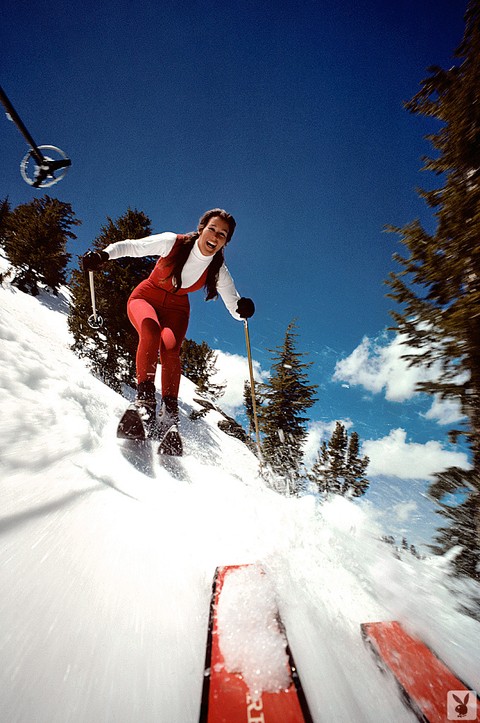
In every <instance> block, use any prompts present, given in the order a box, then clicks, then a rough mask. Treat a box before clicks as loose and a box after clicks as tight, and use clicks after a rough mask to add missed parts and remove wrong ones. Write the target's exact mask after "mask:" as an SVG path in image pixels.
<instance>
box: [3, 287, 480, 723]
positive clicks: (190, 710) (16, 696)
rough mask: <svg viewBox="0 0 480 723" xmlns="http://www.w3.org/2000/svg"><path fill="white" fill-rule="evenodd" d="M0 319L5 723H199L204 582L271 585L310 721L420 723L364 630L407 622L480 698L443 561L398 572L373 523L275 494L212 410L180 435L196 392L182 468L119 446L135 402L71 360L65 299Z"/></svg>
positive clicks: (457, 592) (362, 515)
mask: <svg viewBox="0 0 480 723" xmlns="http://www.w3.org/2000/svg"><path fill="white" fill-rule="evenodd" d="M0 301H1V303H0V307H1V309H0V337H1V346H0V387H1V398H2V415H1V422H0V424H1V430H0V464H1V511H0V515H1V517H0V690H1V691H2V693H1V696H0V720H2V721H6V722H7V721H8V723H92V721H95V723H194V722H195V721H197V720H198V716H199V711H200V700H201V692H202V683H203V674H204V659H205V646H206V640H207V627H208V613H209V602H210V595H211V585H212V579H213V575H214V572H215V569H216V567H217V566H221V565H225V564H229V565H234V564H240V563H255V564H256V565H258V566H261V568H262V569H263V570H265V572H266V578H268V581H269V585H271V589H270V592H268V594H267V593H266V595H267V597H271V595H272V592H271V591H272V590H273V591H274V596H275V600H276V603H277V605H278V607H279V610H280V613H281V616H282V619H283V622H284V623H285V626H286V631H287V635H288V642H289V645H290V647H291V649H292V653H293V655H294V658H295V661H296V664H297V667H298V670H299V673H300V677H301V680H302V683H303V687H304V691H305V694H306V697H307V699H308V703H309V706H310V709H311V712H312V716H313V719H314V721H316V723H318V722H320V721H328V722H332V721H335V723H343V722H345V723H347V721H348V723H351V721H356V723H361V722H363V721H366V722H368V721H370V722H371V723H378V721H397V722H400V723H401V722H403V721H405V722H406V721H411V720H415V718H414V716H413V713H412V712H411V711H410V710H409V709H407V708H406V707H405V706H404V704H403V703H402V701H401V698H400V696H399V694H398V691H397V688H396V685H395V683H394V681H393V679H391V677H389V676H386V675H383V674H382V673H381V672H380V671H379V669H378V667H377V665H376V662H375V660H374V658H373V656H372V654H371V652H370V651H369V650H368V649H367V648H366V646H365V645H364V643H363V642H362V639H361V635H360V624H361V623H362V622H368V621H377V620H391V619H397V620H400V621H401V622H402V623H403V624H404V625H405V627H406V628H407V629H408V630H409V631H410V632H412V633H414V634H416V635H418V636H419V637H421V638H423V639H424V640H425V641H426V643H427V644H428V645H429V646H431V648H433V649H434V650H435V651H436V652H437V653H438V654H439V655H440V657H441V658H442V659H443V660H444V661H445V662H446V663H447V664H448V665H449V666H450V667H451V668H452V670H453V671H454V672H455V673H456V674H457V676H459V677H460V678H461V679H462V680H463V681H464V682H465V683H466V684H467V685H468V686H469V687H470V688H471V689H473V690H480V656H479V655H478V651H479V650H480V623H479V622H478V621H477V620H475V618H474V617H473V616H472V615H468V614H466V612H465V608H470V609H472V608H473V606H474V598H475V596H477V597H478V595H479V588H478V586H475V585H474V583H467V582H462V583H461V582H458V581H457V582H455V581H453V580H452V579H451V578H449V576H448V569H449V565H450V560H449V559H448V558H427V559H424V560H419V559H416V558H415V557H413V556H412V555H410V554H408V553H405V554H404V555H403V556H400V557H396V556H394V555H393V554H392V549H391V547H390V546H389V545H386V544H385V543H384V542H382V541H381V537H382V535H384V534H388V532H389V530H384V529H382V528H381V526H380V523H379V521H378V519H379V518H377V517H376V515H375V511H374V509H373V508H370V507H368V506H366V505H360V504H356V503H355V502H352V501H348V500H345V499H342V498H335V499H332V500H331V501H330V502H328V503H325V504H321V503H320V501H319V500H318V499H317V498H316V497H315V496H314V495H305V496H303V497H300V498H287V497H284V496H282V495H280V494H278V493H277V492H275V491H273V490H272V489H269V488H268V487H267V485H266V483H265V482H264V481H263V479H262V477H261V476H260V475H259V470H258V464H257V461H256V458H255V456H254V455H253V454H252V453H251V452H250V451H249V450H248V449H247V448H246V447H245V445H243V444H242V443H241V442H240V441H238V440H236V439H233V438H232V437H229V436H227V435H226V434H225V433H224V432H222V431H221V430H220V429H219V428H218V426H217V422H218V420H219V419H220V418H221V417H220V415H219V413H218V412H216V411H210V412H208V414H207V415H206V417H205V418H204V419H200V420H196V421H193V420H191V419H190V418H189V413H190V412H191V411H192V409H196V408H197V405H196V403H195V401H194V398H195V390H194V388H193V385H192V384H191V383H190V382H189V381H188V380H186V379H183V380H182V387H181V419H180V429H181V433H182V436H183V439H184V446H185V456H184V457H183V458H182V459H181V460H169V459H165V458H162V459H159V458H157V455H156V453H155V450H154V449H153V448H152V447H151V445H150V443H147V444H146V445H143V446H142V445H137V446H135V445H134V444H133V445H130V446H129V445H128V443H120V442H118V441H117V439H116V437H115V429H116V425H117V421H118V418H119V416H120V415H121V413H122V412H123V410H124V409H125V406H126V404H127V401H126V399H124V398H122V397H121V396H120V395H118V394H116V393H115V392H113V391H112V390H111V389H109V388H108V387H106V386H105V385H103V384H102V383H101V382H100V381H99V380H98V379H96V378H94V377H93V376H92V375H91V374H90V372H89V370H88V367H87V364H86V363H85V361H83V360H80V359H78V358H77V357H76V356H75V355H74V354H73V352H72V351H71V350H70V344H71V339H70V337H69V333H68V329H67V321H66V319H67V312H68V301H69V300H68V292H66V291H65V292H64V293H62V294H60V296H59V297H58V298H57V297H53V296H51V295H49V294H47V293H46V292H42V294H41V295H40V297H38V298H33V297H31V296H28V295H26V294H23V293H21V292H19V291H18V290H16V289H14V288H12V287H10V286H8V284H4V286H3V287H2V288H0ZM127 396H128V394H127ZM264 602H265V601H264ZM259 605H260V601H259ZM253 614H254V611H253V610H252V615H253ZM237 636H238V638H239V639H238V645H240V638H241V637H242V636H241V633H237ZM230 643H231V644H232V645H233V649H234V650H235V647H236V645H237V643H236V642H235V639H234V640H233V641H230ZM247 657H248V656H247ZM249 662H251V661H248V660H247V661H246V662H244V663H242V665H246V666H248V664H249ZM267 684H268V681H267ZM263 685H265V682H262V686H263Z"/></svg>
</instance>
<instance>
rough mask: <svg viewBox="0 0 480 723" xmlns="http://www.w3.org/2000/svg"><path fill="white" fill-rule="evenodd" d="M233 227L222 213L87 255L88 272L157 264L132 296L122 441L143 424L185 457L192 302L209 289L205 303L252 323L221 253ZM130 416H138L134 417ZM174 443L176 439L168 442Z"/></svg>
mask: <svg viewBox="0 0 480 723" xmlns="http://www.w3.org/2000/svg"><path fill="white" fill-rule="evenodd" d="M235 226H236V223H235V219H234V218H233V216H231V215H230V214H229V213H227V212H226V211H224V210H223V209H219V208H214V209H211V210H210V211H206V213H204V214H203V216H202V217H201V218H200V221H199V223H198V228H197V231H196V232H192V233H188V234H175V233H169V232H167V233H160V234H155V235H153V236H147V237H145V238H141V239H135V240H133V239H126V240H125V241H118V242H117V243H113V244H110V245H109V246H107V247H106V248H105V249H104V250H103V251H88V252H87V253H86V254H85V255H84V256H83V259H82V262H83V263H82V265H83V269H84V270H85V271H97V270H98V269H100V268H101V267H102V266H103V264H104V263H105V262H106V261H108V260H110V259H118V258H122V257H124V256H134V257H140V256H159V259H158V261H157V263H156V265H155V267H154V269H153V271H152V272H151V274H150V276H149V277H148V278H147V279H145V280H144V281H142V282H141V283H140V284H139V285H138V286H137V287H136V288H135V289H134V290H133V292H132V294H131V295H130V297H129V299H128V303H127V313H128V318H129V319H130V321H131V323H132V324H133V326H134V327H135V329H136V331H137V333H138V347H137V355H136V373H137V395H136V400H135V403H134V407H133V408H129V409H130V414H129V410H127V412H126V413H125V415H124V418H123V426H122V421H121V422H120V425H119V433H121V436H132V437H134V436H136V434H137V433H138V426H139V424H138V417H139V416H140V418H141V419H142V420H143V424H144V427H145V430H146V432H147V435H148V436H151V437H155V438H157V439H159V440H160V443H161V444H162V440H163V439H164V438H165V437H166V435H167V434H169V433H170V432H171V431H172V430H173V433H174V434H175V435H176V439H175V441H174V442H173V451H171V453H174V454H175V453H176V454H181V440H180V437H179V436H178V428H177V425H178V401H177V399H178V389H179V385H180V377H181V362H180V348H181V346H182V342H183V340H184V338H185V335H186V333H187V328H188V322H189V313H190V305H189V300H188V294H189V293H190V292H193V291H197V290H199V289H200V288H202V286H203V287H204V288H205V292H206V300H207V301H208V300H209V299H215V298H216V297H217V295H218V294H220V296H221V297H222V299H223V301H224V303H225V306H226V307H227V309H228V310H229V312H230V313H231V315H232V316H233V317H234V318H235V319H238V320H240V321H241V320H243V319H248V318H250V317H251V316H252V315H253V314H254V311H255V306H254V303H253V301H252V300H251V299H247V298H245V297H240V294H239V293H238V291H237V290H236V288H235V285H234V282H233V279H232V277H231V276H230V273H229V271H228V269H227V267H226V266H225V263H224V247H225V246H226V244H227V243H228V242H229V241H230V239H231V238H232V236H233V232H234V230H235ZM159 352H160V361H161V365H162V373H161V384H162V405H161V410H160V414H159V416H158V419H157V418H156V398H155V373H156V366H157V360H158V353H159ZM132 412H133V414H132ZM170 436H171V435H170Z"/></svg>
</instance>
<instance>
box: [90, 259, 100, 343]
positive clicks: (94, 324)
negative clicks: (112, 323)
mask: <svg viewBox="0 0 480 723" xmlns="http://www.w3.org/2000/svg"><path fill="white" fill-rule="evenodd" d="M88 280H89V282H90V297H91V299H92V309H93V314H92V315H91V316H89V317H88V326H89V327H90V328H91V329H100V327H101V326H103V319H102V317H101V316H99V315H98V314H97V304H96V302H95V284H94V282H93V271H89V272H88Z"/></svg>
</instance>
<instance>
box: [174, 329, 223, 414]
mask: <svg viewBox="0 0 480 723" xmlns="http://www.w3.org/2000/svg"><path fill="white" fill-rule="evenodd" d="M217 358H218V356H217V354H215V352H214V351H213V349H211V348H210V347H209V345H208V344H207V342H206V341H202V342H201V343H200V344H197V342H195V341H193V340H192V339H185V340H184V342H183V344H182V349H181V354H180V359H181V363H182V374H183V375H184V376H186V377H187V379H190V381H192V382H193V383H194V384H196V385H197V391H198V393H199V394H200V395H201V396H204V397H206V398H208V399H210V400H212V401H215V400H218V399H220V397H221V396H222V395H223V394H224V392H225V389H226V386H227V385H226V384H214V383H213V382H212V381H211V377H212V376H213V375H214V374H215V373H216V371H217V367H216V363H217Z"/></svg>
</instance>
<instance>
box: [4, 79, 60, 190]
mask: <svg viewBox="0 0 480 723" xmlns="http://www.w3.org/2000/svg"><path fill="white" fill-rule="evenodd" d="M0 103H1V104H2V105H3V107H4V108H5V110H6V114H7V118H9V119H10V120H11V121H12V123H14V124H15V125H16V126H17V128H18V130H19V131H20V133H21V134H22V136H23V137H24V138H25V140H26V141H27V143H28V145H29V146H30V150H29V152H28V153H27V155H26V156H25V158H24V159H23V160H22V162H21V164H20V171H21V173H22V176H23V178H24V180H25V181H26V182H27V183H28V184H29V185H30V186H34V187H35V188H45V187H47V186H53V184H54V183H58V181H60V180H61V179H62V178H63V177H64V175H65V173H66V171H67V169H68V167H69V166H71V165H72V162H71V160H70V159H69V158H67V157H66V155H65V153H64V152H63V151H62V150H60V148H57V147H56V146H37V144H36V143H35V141H34V140H33V138H32V136H31V135H30V133H29V132H28V130H27V128H26V126H25V124H24V123H23V121H22V119H21V118H20V116H19V115H18V113H17V111H16V110H15V108H14V107H13V105H12V102H11V101H10V99H9V98H8V96H7V94H6V93H5V91H4V90H3V88H2V87H1V86H0ZM42 151H53V152H54V153H56V154H57V155H58V156H59V157H58V158H57V160H55V159H54V158H47V157H46V156H45V155H44V154H43V153H42ZM31 158H33V159H34V160H35V163H36V165H35V168H34V173H33V178H31V177H30V175H29V172H28V163H29V161H30V159H31ZM57 171H61V173H60V175H59V176H58V177H55V173H56V172H57Z"/></svg>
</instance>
